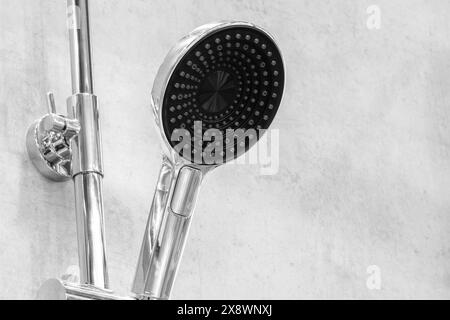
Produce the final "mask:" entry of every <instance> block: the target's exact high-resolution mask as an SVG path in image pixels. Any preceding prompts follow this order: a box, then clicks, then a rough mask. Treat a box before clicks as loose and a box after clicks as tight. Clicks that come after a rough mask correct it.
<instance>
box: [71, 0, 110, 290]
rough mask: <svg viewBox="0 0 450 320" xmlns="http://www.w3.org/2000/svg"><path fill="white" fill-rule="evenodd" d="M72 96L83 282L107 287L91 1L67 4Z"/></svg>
mask: <svg viewBox="0 0 450 320" xmlns="http://www.w3.org/2000/svg"><path fill="white" fill-rule="evenodd" d="M67 5H68V13H69V16H68V18H69V21H68V27H69V37H70V57H71V70H72V93H73V95H72V96H71V97H69V98H68V99H67V111H68V114H69V116H70V117H71V118H73V119H77V120H78V121H79V122H80V126H81V131H80V133H79V134H78V136H77V137H75V138H74V139H73V140H72V146H71V147H72V153H73V154H72V179H73V181H74V185H75V202H76V204H75V206H76V209H75V210H76V219H77V235H78V253H79V263H80V278H81V279H80V280H81V283H82V284H86V285H92V286H95V287H97V288H101V289H108V288H109V280H108V270H107V265H106V257H105V231H104V215H103V196H102V180H103V162H102V149H101V137H100V127H99V119H98V118H99V113H98V104H97V97H96V96H95V95H94V94H93V91H94V89H93V80H92V64H91V46H90V35H89V12H88V1H87V0H68V1H67Z"/></svg>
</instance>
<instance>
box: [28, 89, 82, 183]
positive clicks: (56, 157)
mask: <svg viewBox="0 0 450 320" xmlns="http://www.w3.org/2000/svg"><path fill="white" fill-rule="evenodd" d="M47 103H48V113H47V114H46V115H45V116H43V117H42V118H41V119H39V120H36V121H35V122H34V123H33V124H32V125H31V126H30V128H29V129H28V132H27V137H26V145H27V151H28V155H29V157H30V159H31V161H32V163H33V165H34V166H35V167H36V169H37V170H38V171H39V172H40V173H41V174H42V175H43V176H44V177H46V178H48V179H50V180H53V181H57V182H62V181H68V180H70V179H71V178H72V148H71V146H70V145H71V140H72V139H73V138H75V137H76V136H77V135H78V133H79V132H80V123H79V122H78V120H76V119H69V118H68V117H66V116H63V115H60V114H57V113H56V106H55V100H54V97H53V93H51V92H49V93H48V94H47Z"/></svg>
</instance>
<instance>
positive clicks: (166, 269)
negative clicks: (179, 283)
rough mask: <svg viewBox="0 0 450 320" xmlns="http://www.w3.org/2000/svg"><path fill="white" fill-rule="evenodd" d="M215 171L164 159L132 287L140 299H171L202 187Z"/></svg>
mask: <svg viewBox="0 0 450 320" xmlns="http://www.w3.org/2000/svg"><path fill="white" fill-rule="evenodd" d="M213 168H214V166H192V165H187V164H186V163H180V162H179V163H175V164H174V163H172V162H171V161H170V160H169V159H168V158H167V157H166V156H164V157H163V164H162V167H161V170H160V175H159V179H158V183H157V187H156V191H155V194H154V197H153V202H152V206H151V210H150V214H149V219H148V221H147V226H146V230H145V235H144V240H143V244H142V247H141V252H140V256H139V261H138V266H137V269H136V274H135V278H134V282H133V287H132V292H133V293H134V294H135V295H136V297H137V298H139V299H158V300H166V299H169V297H170V292H171V290H172V285H173V283H174V279H175V276H176V272H177V269H178V266H179V264H180V259H181V255H182V252H183V249H184V245H185V242H186V237H187V234H188V232H189V227H190V223H191V220H192V215H193V212H194V209H195V204H196V200H197V196H198V192H199V190H200V186H201V183H202V181H203V179H204V178H205V176H206V174H207V173H208V172H209V171H211V170H212V169H213Z"/></svg>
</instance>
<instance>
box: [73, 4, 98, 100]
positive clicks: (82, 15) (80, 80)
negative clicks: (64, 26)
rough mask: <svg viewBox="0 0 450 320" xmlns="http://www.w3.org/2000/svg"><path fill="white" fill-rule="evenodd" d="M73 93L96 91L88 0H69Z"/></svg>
mask: <svg viewBox="0 0 450 320" xmlns="http://www.w3.org/2000/svg"><path fill="white" fill-rule="evenodd" d="M67 9H68V19H69V20H68V27H69V41H70V57H71V69H72V93H73V94H76V93H90V94H93V93H94V88H93V81H92V64H91V43H90V34H89V12H88V1H87V0H67Z"/></svg>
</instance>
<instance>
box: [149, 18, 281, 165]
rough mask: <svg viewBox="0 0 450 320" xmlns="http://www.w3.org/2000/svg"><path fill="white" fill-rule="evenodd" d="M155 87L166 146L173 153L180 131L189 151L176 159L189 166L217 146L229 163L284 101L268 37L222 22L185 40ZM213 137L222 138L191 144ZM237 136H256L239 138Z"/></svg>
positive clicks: (274, 49)
mask: <svg viewBox="0 0 450 320" xmlns="http://www.w3.org/2000/svg"><path fill="white" fill-rule="evenodd" d="M155 86H156V87H155V88H154V90H153V96H154V102H155V103H156V109H157V110H156V111H157V117H158V118H159V119H158V120H159V123H160V127H161V129H162V131H163V135H164V137H165V138H166V141H167V142H168V144H169V145H170V146H171V147H172V148H175V147H176V146H177V145H178V144H179V142H180V139H179V137H180V135H179V134H175V135H174V133H178V132H179V131H182V132H183V134H185V136H188V137H189V139H190V145H188V147H189V148H187V149H189V151H188V152H186V148H184V149H179V150H178V151H179V152H178V153H180V155H182V156H183V157H184V158H189V160H191V159H196V155H199V154H204V153H205V150H207V149H208V150H212V148H211V146H212V144H214V143H216V144H217V143H218V140H221V141H220V143H221V145H220V153H221V158H222V159H223V160H224V161H228V160H231V159H232V158H236V157H237V156H239V155H240V154H242V153H243V152H245V151H246V150H248V148H250V147H251V146H252V145H253V144H254V143H256V142H257V140H258V138H259V131H260V130H261V129H268V127H269V126H270V124H271V122H272V120H273V119H274V117H275V114H276V113H277V110H278V107H279V105H280V102H281V98H282V95H283V88H284V64H283V60H282V56H281V53H280V51H279V49H278V47H277V45H276V44H275V42H274V40H273V39H272V37H271V36H270V35H269V34H268V33H267V32H265V31H264V30H262V29H260V28H259V27H256V26H255V25H253V24H249V23H245V22H221V23H217V24H211V25H206V26H204V27H200V28H199V29H197V30H195V31H194V32H192V33H191V34H190V35H188V36H187V37H185V38H183V39H182V40H181V41H180V42H179V44H178V45H177V46H175V47H174V49H173V50H172V51H171V53H169V55H168V56H167V58H166V60H165V63H164V64H163V66H162V67H161V69H160V71H159V73H158V76H157V81H155ZM217 131H219V132H220V133H221V134H220V135H217V134H215V135H214V140H213V141H211V140H212V139H210V140H208V141H200V142H198V141H196V140H195V138H196V137H198V136H199V135H200V136H202V137H203V135H204V134H206V135H208V132H217ZM237 131H239V132H241V133H242V132H249V131H251V132H255V133H256V134H244V135H243V136H241V137H238V136H237V135H236V134H235V132H237ZM233 132H234V133H233ZM174 136H176V137H178V138H174ZM219 138H220V139H219ZM230 140H231V141H232V142H231V143H229V142H230ZM185 146H186V144H185ZM214 150H218V149H214ZM239 150H241V151H239ZM230 151H231V152H230ZM213 152H214V151H213ZM201 159H202V160H201V161H202V163H201V164H205V162H204V158H203V157H201ZM191 161H192V160H191Z"/></svg>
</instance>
